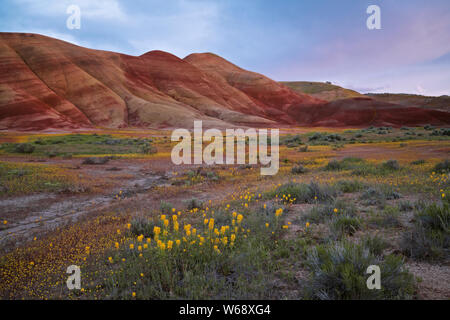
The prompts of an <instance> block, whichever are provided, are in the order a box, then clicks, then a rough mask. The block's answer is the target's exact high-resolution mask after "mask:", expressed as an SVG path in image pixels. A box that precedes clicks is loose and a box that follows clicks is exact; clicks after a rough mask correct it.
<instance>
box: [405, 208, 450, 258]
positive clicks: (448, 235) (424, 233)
mask: <svg viewBox="0 0 450 320" xmlns="http://www.w3.org/2000/svg"><path fill="white" fill-rule="evenodd" d="M449 227H450V206H449V204H448V203H445V202H444V203H442V204H431V205H429V206H426V207H425V208H423V209H419V210H418V211H417V212H416V214H415V223H414V226H413V228H412V230H411V231H408V232H405V234H404V236H403V239H402V244H401V245H402V248H403V251H404V253H405V254H406V255H408V256H410V257H412V258H413V259H417V260H426V259H429V260H440V259H449V256H450V249H449V248H450V229H449Z"/></svg>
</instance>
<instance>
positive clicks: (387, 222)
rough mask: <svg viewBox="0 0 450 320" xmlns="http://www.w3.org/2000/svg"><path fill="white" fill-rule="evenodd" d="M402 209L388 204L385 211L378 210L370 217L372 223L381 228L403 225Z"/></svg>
mask: <svg viewBox="0 0 450 320" xmlns="http://www.w3.org/2000/svg"><path fill="white" fill-rule="evenodd" d="M399 216H400V211H399V209H398V208H396V207H391V206H386V207H385V208H384V210H383V211H381V212H378V213H377V214H376V215H375V216H373V217H372V218H371V219H370V224H372V225H375V226H376V227H379V228H398V227H401V223H400V219H399Z"/></svg>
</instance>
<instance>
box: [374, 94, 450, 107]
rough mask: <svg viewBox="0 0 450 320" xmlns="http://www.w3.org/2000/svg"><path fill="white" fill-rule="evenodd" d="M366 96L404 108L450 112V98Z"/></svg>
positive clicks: (402, 95) (414, 95) (393, 95)
mask: <svg viewBox="0 0 450 320" xmlns="http://www.w3.org/2000/svg"><path fill="white" fill-rule="evenodd" d="M366 96H367V97H371V98H373V99H377V100H379V101H384V102H390V103H395V104H400V105H403V106H411V107H420V108H429V109H438V110H444V111H450V96H440V97H427V96H421V95H417V94H404V93H368V94H366Z"/></svg>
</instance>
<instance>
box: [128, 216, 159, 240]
mask: <svg viewBox="0 0 450 320" xmlns="http://www.w3.org/2000/svg"><path fill="white" fill-rule="evenodd" d="M155 226H158V224H156V223H155V222H154V221H153V220H151V219H147V218H144V217H136V218H133V220H131V228H130V231H131V233H132V234H134V235H135V236H140V235H144V236H145V237H147V238H153V228H154V227H155Z"/></svg>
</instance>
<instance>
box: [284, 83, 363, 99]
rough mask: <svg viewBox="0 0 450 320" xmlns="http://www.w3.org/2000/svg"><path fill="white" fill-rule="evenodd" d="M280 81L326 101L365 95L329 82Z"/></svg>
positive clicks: (299, 91) (293, 88)
mask: <svg viewBox="0 0 450 320" xmlns="http://www.w3.org/2000/svg"><path fill="white" fill-rule="evenodd" d="M280 83H282V84H284V85H285V86H287V87H289V88H291V89H292V90H294V91H295V92H298V93H302V94H309V95H311V96H313V97H316V98H318V99H322V100H326V101H334V100H338V99H348V98H355V97H363V95H362V94H360V93H359V92H356V91H353V90H350V89H345V88H342V87H339V86H336V85H334V84H331V83H328V82H311V81H280Z"/></svg>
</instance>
